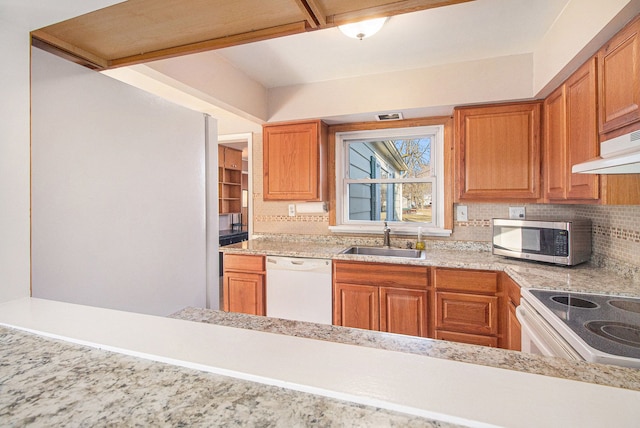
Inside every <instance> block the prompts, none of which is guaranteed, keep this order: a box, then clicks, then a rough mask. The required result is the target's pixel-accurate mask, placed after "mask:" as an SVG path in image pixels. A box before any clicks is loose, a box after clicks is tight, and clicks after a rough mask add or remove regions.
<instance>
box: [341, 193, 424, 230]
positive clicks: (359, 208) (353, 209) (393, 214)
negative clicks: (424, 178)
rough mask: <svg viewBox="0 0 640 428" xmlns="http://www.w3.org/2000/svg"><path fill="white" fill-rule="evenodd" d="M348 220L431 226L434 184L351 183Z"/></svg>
mask: <svg viewBox="0 0 640 428" xmlns="http://www.w3.org/2000/svg"><path fill="white" fill-rule="evenodd" d="M348 191H349V220H351V221H363V220H364V221H367V220H368V221H402V222H421V223H431V222H432V216H431V200H432V196H433V191H432V183H403V184H386V183H366V184H362V183H351V184H349V189H348Z"/></svg>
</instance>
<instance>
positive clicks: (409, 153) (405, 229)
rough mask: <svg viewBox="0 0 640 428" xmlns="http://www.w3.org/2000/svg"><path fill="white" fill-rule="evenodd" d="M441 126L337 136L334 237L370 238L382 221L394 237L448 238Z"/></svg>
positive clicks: (377, 230)
mask: <svg viewBox="0 0 640 428" xmlns="http://www.w3.org/2000/svg"><path fill="white" fill-rule="evenodd" d="M443 136H444V126H441V125H440V126H421V127H412V128H393V129H378V130H372V131H355V132H342V133H337V134H336V175H337V176H336V195H337V198H336V226H332V227H331V230H333V231H335V232H350V233H353V232H355V233H371V232H379V231H381V230H382V225H383V223H384V222H385V221H386V222H388V224H389V226H390V227H391V228H392V230H393V232H394V233H396V234H410V235H411V234H415V233H417V228H418V227H422V230H423V233H426V234H431V235H438V236H443V235H444V236H447V235H449V234H450V233H451V231H448V230H445V229H444V228H443V225H444V209H443V207H444V200H443V198H444V186H443V179H442V174H443V168H444V166H443V164H444V162H443V145H444V138H443Z"/></svg>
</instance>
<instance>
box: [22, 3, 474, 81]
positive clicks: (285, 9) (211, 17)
mask: <svg viewBox="0 0 640 428" xmlns="http://www.w3.org/2000/svg"><path fill="white" fill-rule="evenodd" d="M468 1H473V0H403V1H397V0H396V1H394V0H350V1H344V0H269V2H264V1H262V0H233V1H229V0H128V1H125V2H122V3H118V4H115V5H113V6H109V7H107V8H104V9H99V10H97V11H93V12H90V13H87V14H85V15H81V16H78V17H76V18H72V19H69V20H67V21H62V22H59V23H57V24H53V25H49V26H47V27H44V28H41V29H38V30H36V31H33V32H32V33H31V35H32V40H33V41H34V45H38V46H40V47H42V46H45V47H47V49H49V50H51V51H57V52H59V53H61V54H63V55H64V56H65V57H67V58H70V59H72V60H74V61H75V62H77V63H81V64H85V65H87V66H89V67H91V68H94V69H98V70H104V69H109V68H116V67H121V66H127V65H133V64H138V63H142V62H147V61H153V60H159V59H165V58H171V57H175V56H180V55H187V54H193V53H199V52H203V51H208V50H214V49H221V48H226V47H231V46H236V45H241V44H245V43H251V42H256V41H261V40H267V39H272V38H276V37H283V36H289V35H293V34H298V33H303V32H305V31H314V30H319V29H323V28H329V27H333V26H336V25H341V24H345V23H349V22H355V21H359V20H363V19H369V18H375V17H381V16H393V15H399V14H404V13H410V12H416V11H420V10H425V9H431V8H435V7H442V6H448V5H453V4H457V3H464V2H468Z"/></svg>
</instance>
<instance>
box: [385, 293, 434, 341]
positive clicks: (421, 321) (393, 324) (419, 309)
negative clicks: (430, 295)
mask: <svg viewBox="0 0 640 428" xmlns="http://www.w3.org/2000/svg"><path fill="white" fill-rule="evenodd" d="M380 331H386V332H388V333H400V334H408V335H411V336H421V337H427V292H426V291H421V290H409V289H405V288H392V287H381V288H380Z"/></svg>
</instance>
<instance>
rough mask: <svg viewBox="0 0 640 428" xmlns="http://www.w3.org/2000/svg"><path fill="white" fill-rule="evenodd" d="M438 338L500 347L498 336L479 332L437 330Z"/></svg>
mask: <svg viewBox="0 0 640 428" xmlns="http://www.w3.org/2000/svg"><path fill="white" fill-rule="evenodd" d="M436 339H440V340H448V341H450V342H458V343H469V344H471V345H481V346H491V347H492V348H497V347H498V338H496V337H492V336H481V335H477V334H467V333H456V332H453V331H440V330H438V331H436Z"/></svg>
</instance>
